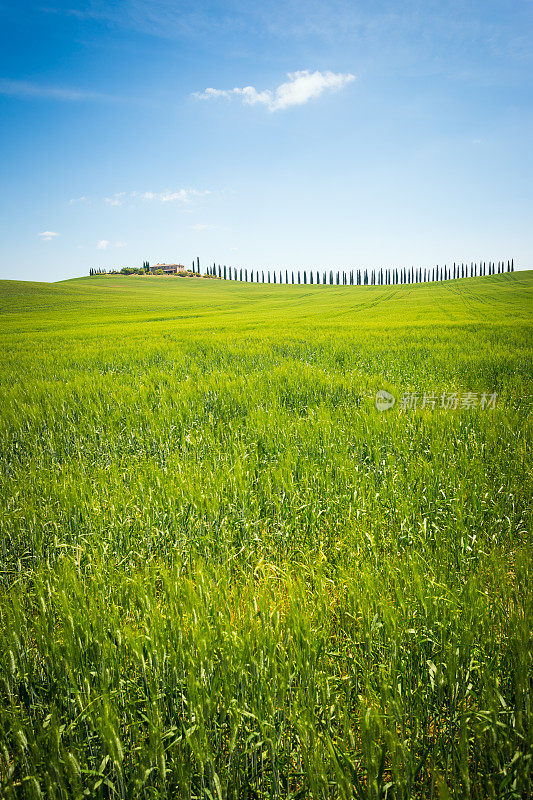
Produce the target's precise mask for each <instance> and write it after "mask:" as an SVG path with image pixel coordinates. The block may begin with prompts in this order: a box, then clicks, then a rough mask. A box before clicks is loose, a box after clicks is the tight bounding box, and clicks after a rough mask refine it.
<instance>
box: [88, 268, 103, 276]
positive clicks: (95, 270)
mask: <svg viewBox="0 0 533 800" xmlns="http://www.w3.org/2000/svg"><path fill="white" fill-rule="evenodd" d="M89 275H90V276H91V277H92V276H93V275H107V270H106V269H103V267H91V268H90V270H89Z"/></svg>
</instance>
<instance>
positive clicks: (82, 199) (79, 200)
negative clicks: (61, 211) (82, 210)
mask: <svg viewBox="0 0 533 800" xmlns="http://www.w3.org/2000/svg"><path fill="white" fill-rule="evenodd" d="M86 200H87V198H86V197H85V195H82V196H81V197H71V198H70V200H69V203H70V205H71V206H74V205H76V203H85V201H86Z"/></svg>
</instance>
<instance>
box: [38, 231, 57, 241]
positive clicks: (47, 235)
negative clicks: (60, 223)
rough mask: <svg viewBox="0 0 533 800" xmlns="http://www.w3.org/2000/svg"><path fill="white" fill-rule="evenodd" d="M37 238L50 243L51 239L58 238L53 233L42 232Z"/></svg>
mask: <svg viewBox="0 0 533 800" xmlns="http://www.w3.org/2000/svg"><path fill="white" fill-rule="evenodd" d="M39 236H40V237H41V240H42V241H43V242H51V241H52V239H55V238H56V236H59V234H58V233H56V232H55V231H43V232H42V233H40V234H39Z"/></svg>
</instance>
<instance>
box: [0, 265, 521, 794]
mask: <svg viewBox="0 0 533 800" xmlns="http://www.w3.org/2000/svg"><path fill="white" fill-rule="evenodd" d="M532 297H533V272H532V271H528V272H515V273H508V274H502V275H497V276H492V277H486V278H473V279H464V280H457V281H451V282H447V283H436V284H429V285H428V284H421V285H410V286H375V287H372V286H368V287H366V286H361V287H357V286H309V285H308V286H298V285H294V286H293V285H289V286H285V285H282V286H280V285H277V286H275V285H261V284H241V283H236V282H224V281H214V280H200V279H193V278H190V279H186V278H184V279H177V278H168V277H162V278H158V277H136V276H132V277H123V276H118V277H114V276H98V277H93V278H83V279H77V280H72V281H66V282H63V283H57V284H45V283H22V282H13V281H3V282H0V312H1V313H0V341H1V354H2V362H1V368H0V381H1V399H2V402H1V406H0V448H1V458H0V473H1V478H0V480H1V488H0V503H1V536H0V549H1V558H0V579H1V580H0V797H2V798H6V799H7V800H13V798H17V799H18V798H39V797H43V798H50V799H52V798H68V799H69V800H70V799H71V798H73V799H75V800H78V799H79V798H146V800H154V799H155V798H157V799H159V798H188V799H189V800H200V798H202V800H204V799H205V800H237V799H239V800H266V798H284V799H285V800H302V799H303V798H317V799H320V800H326V799H328V800H329V799H332V800H333V799H336V798H358V799H359V800H377V798H389V799H390V800H393V799H394V800H408V799H409V798H438V800H445V799H446V798H457V799H459V798H461V799H462V798H476V800H477V799H479V800H485V799H486V798H509V799H510V798H520V800H523V799H524V798H528V797H530V796H531V793H532V792H533V780H532V777H531V776H532V768H533V762H532V754H533V724H532V707H531V704H532V685H533V682H532V678H533V646H532V629H533V555H532V549H531V529H532V526H531V523H532V504H531V497H532V491H531V490H532V481H531V469H532V463H533V459H532V452H531V450H532V441H533V437H532V422H531V411H532V407H533V404H532V395H533V388H532V387H533V371H532V355H533V337H532V316H533V315H532V311H533V302H532ZM380 389H385V390H387V391H389V392H391V393H392V394H393V395H394V396H395V397H396V398H397V401H396V404H395V405H394V407H393V408H391V409H389V410H388V411H384V412H380V411H378V410H377V409H376V405H375V396H376V392H377V391H378V390H380ZM454 393H457V398H458V399H457V403H456V405H457V407H456V408H454V407H453V405H454V403H453V402H452V403H451V406H452V407H450V408H440V407H439V406H440V404H441V400H440V398H441V397H442V395H445V397H447V398H448V397H449V396H450V395H453V394H454ZM466 393H471V395H469V396H470V397H471V398H472V397H474V403H473V404H472V403H470V404H466V405H465V407H463V401H462V398H464V396H465V394H466ZM494 393H496V394H497V401H496V402H495V407H494V408H493V407H492V404H491V403H490V402H488V401H487V397H490V396H492V395H493V394H494ZM424 394H426V395H427V396H428V398H431V397H432V396H434V400H435V398H436V400H435V406H436V407H435V408H433V402H432V401H431V399H427V402H426V403H425V404H423V402H422V398H423V396H424ZM405 395H407V396H408V397H411V400H412V397H413V395H414V396H416V398H417V403H416V407H407V408H404V407H403V406H404V405H406V403H405V400H404V401H403V402H402V397H405ZM408 405H414V402H410V403H409V404H408ZM422 405H424V407H422Z"/></svg>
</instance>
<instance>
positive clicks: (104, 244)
mask: <svg viewBox="0 0 533 800" xmlns="http://www.w3.org/2000/svg"><path fill="white" fill-rule="evenodd" d="M127 246H128V245H127V244H126V242H115V243H113V242H110V241H109V240H108V239H100V240H99V241H98V242H97V244H96V249H97V250H107V248H108V247H127Z"/></svg>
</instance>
